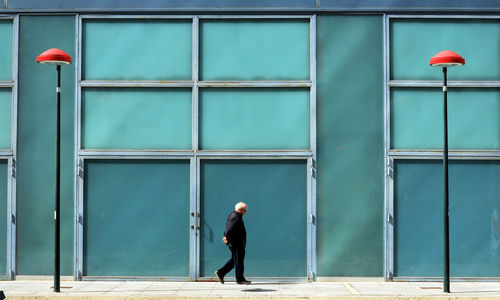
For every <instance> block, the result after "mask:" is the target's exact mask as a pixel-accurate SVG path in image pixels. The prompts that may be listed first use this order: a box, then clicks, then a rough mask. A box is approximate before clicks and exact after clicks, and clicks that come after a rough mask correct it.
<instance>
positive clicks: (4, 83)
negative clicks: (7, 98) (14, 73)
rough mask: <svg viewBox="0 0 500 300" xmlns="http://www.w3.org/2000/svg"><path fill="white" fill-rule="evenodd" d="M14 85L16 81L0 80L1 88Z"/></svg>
mask: <svg viewBox="0 0 500 300" xmlns="http://www.w3.org/2000/svg"><path fill="white" fill-rule="evenodd" d="M6 87H14V81H0V88H6Z"/></svg>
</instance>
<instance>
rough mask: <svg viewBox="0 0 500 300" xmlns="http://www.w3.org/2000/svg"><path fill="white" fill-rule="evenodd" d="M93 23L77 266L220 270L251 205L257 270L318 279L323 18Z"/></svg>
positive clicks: (251, 256)
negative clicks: (311, 168) (315, 39)
mask: <svg viewBox="0 0 500 300" xmlns="http://www.w3.org/2000/svg"><path fill="white" fill-rule="evenodd" d="M80 22H81V28H82V37H81V57H80V59H81V61H79V64H80V66H81V70H80V74H79V76H80V78H81V81H80V82H79V95H80V97H79V99H78V102H79V112H78V124H79V125H78V131H79V135H80V138H79V139H78V140H79V145H78V149H79V150H78V151H79V152H78V156H79V165H80V166H79V168H81V169H80V170H81V172H83V177H80V178H79V183H78V189H79V198H78V207H79V209H78V214H81V215H82V218H83V220H84V222H83V224H82V225H81V226H79V227H78V229H77V234H78V236H79V237H80V238H81V240H82V245H81V246H79V247H80V248H79V250H78V256H79V257H81V258H82V259H81V260H83V263H80V264H78V263H77V264H76V269H78V272H79V273H78V272H77V274H81V275H79V276H84V277H103V276H118V277H120V276H158V277H181V278H185V277H191V278H193V279H195V278H198V277H213V276H214V275H213V269H214V268H216V267H220V266H219V265H222V264H224V263H225V261H226V260H227V258H228V257H229V254H230V252H229V251H228V250H227V249H225V246H224V245H223V243H222V242H221V238H222V234H223V232H224V228H225V220H226V218H227V215H228V214H229V213H230V212H231V211H232V210H234V205H235V204H236V203H237V202H238V201H245V202H247V204H248V207H249V213H248V214H247V215H245V222H246V225H247V230H248V232H249V236H248V241H249V242H248V248H247V260H246V261H247V262H248V270H247V274H248V276H250V277H251V276H257V277H277V276H286V277H306V276H307V267H308V265H307V257H308V253H307V228H308V224H307V217H306V216H307V205H308V199H310V198H309V194H308V192H309V191H310V186H309V185H308V180H310V179H308V174H309V172H308V171H307V167H306V166H307V165H308V159H310V158H311V157H312V156H313V154H314V151H313V148H312V146H311V145H312V144H313V143H311V140H313V139H314V134H311V128H313V126H311V122H313V121H314V120H313V119H312V118H311V114H312V112H311V109H310V108H311V106H312V103H311V101H314V100H312V98H311V94H312V92H311V89H312V87H313V86H314V84H315V82H314V80H313V78H311V69H312V67H311V63H312V61H313V60H312V59H311V47H310V45H311V40H310V32H311V18H309V17H297V18H296V17H290V18H274V17H262V18H246V17H241V18H239V17H238V18H236V17H228V18H212V17H184V16H179V17H164V16H158V17H157V18H148V19H147V20H146V19H142V18H133V17H127V16H116V17H115V18H106V17H97V16H82V17H80ZM117 49H119V51H117ZM221 157H223V158H226V159H224V160H220V158H221ZM291 157H292V158H294V159H290V158H291ZM227 158H231V159H227ZM291 187H293V188H291ZM290 201H292V202H293V208H292V209H290V208H289V209H287V215H286V216H285V217H283V216H281V217H280V220H279V223H280V226H277V224H278V223H277V222H278V220H277V219H276V218H275V217H274V213H275V211H276V209H279V208H280V207H282V206H285V205H286V203H287V202H290ZM274 227H275V228H276V229H275V230H276V232H274V233H272V234H269V230H271V229H270V228H274ZM266 235H268V238H271V236H272V237H273V243H265V244H266V246H267V247H265V248H263V243H262V239H266V237H265V236H266ZM277 236H278V243H276V242H275V241H276V237H277ZM197 253H199V256H197ZM283 265H287V267H286V268H283V267H282V266H283ZM262 266H271V267H270V268H263V267H262Z"/></svg>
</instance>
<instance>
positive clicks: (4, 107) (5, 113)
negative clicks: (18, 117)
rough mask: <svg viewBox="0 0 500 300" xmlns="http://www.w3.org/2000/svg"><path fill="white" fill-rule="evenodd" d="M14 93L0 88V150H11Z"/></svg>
mask: <svg viewBox="0 0 500 300" xmlns="http://www.w3.org/2000/svg"><path fill="white" fill-rule="evenodd" d="M11 123H12V92H11V89H1V88H0V149H10V148H11V145H10V143H11V127H12V124H11Z"/></svg>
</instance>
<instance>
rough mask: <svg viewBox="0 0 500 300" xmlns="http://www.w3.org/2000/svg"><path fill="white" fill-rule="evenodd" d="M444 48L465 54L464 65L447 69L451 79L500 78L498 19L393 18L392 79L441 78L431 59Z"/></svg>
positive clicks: (499, 24)
mask: <svg viewBox="0 0 500 300" xmlns="http://www.w3.org/2000/svg"><path fill="white" fill-rule="evenodd" d="M443 50H452V51H454V52H456V53H458V54H459V55H460V56H462V57H463V58H465V65H464V66H462V67H459V68H451V69H449V70H448V79H449V80H499V79H500V69H499V68H498V66H499V65H500V56H499V55H498V53H499V52H500V22H499V21H498V20H457V19H448V20H443V19H441V20H435V19H434V20H432V19H431V20H422V19H399V20H392V21H391V49H390V51H391V79H399V80H408V79H436V80H440V79H442V77H443V73H442V71H441V68H432V67H430V66H429V60H430V59H431V58H432V57H433V56H434V55H436V54H437V53H439V52H441V51H443Z"/></svg>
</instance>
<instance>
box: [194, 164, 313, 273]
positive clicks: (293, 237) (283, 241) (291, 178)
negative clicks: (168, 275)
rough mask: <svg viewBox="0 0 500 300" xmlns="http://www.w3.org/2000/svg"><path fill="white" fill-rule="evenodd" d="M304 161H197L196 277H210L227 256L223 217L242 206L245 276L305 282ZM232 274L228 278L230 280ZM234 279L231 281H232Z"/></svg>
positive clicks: (305, 186) (305, 184)
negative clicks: (198, 225) (198, 240)
mask: <svg viewBox="0 0 500 300" xmlns="http://www.w3.org/2000/svg"><path fill="white" fill-rule="evenodd" d="M306 169H307V168H306V162H305V161H303V160H302V161H300V160H298V161H292V160H280V161H276V160H273V161H262V160H231V161H203V162H202V165H201V174H200V176H201V191H200V192H201V195H200V196H201V224H202V225H201V232H200V234H201V249H200V275H201V276H214V275H213V271H214V270H217V269H218V268H220V267H222V266H223V265H224V264H225V263H226V261H227V260H228V259H229V257H230V255H231V252H230V251H229V249H228V248H227V247H226V246H225V245H224V244H223V243H222V240H221V239H222V236H223V235H224V230H225V226H226V219H227V216H228V215H229V214H230V213H231V212H232V211H233V210H234V205H235V204H236V203H237V202H239V201H243V202H246V203H247V205H248V212H247V213H246V214H245V216H244V217H243V220H244V222H245V227H246V229H247V248H246V256H245V276H248V277H282V276H286V277H288V276H290V277H305V276H306V275H307V274H306V256H307V255H306V254H307V250H306V236H307V234H306V228H307V223H306V221H307V220H306V215H307V211H306V203H307V179H306V175H307V170H306ZM233 274H234V270H233V271H232V272H231V273H229V274H228V275H227V276H228V278H230V277H233V276H234V275H233ZM233 278H234V277H233Z"/></svg>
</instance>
